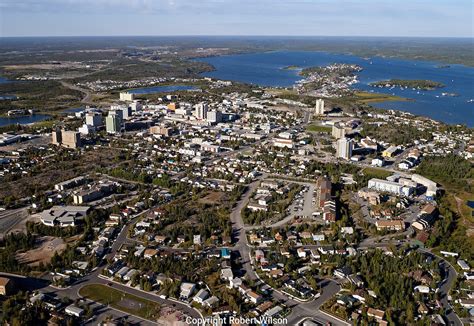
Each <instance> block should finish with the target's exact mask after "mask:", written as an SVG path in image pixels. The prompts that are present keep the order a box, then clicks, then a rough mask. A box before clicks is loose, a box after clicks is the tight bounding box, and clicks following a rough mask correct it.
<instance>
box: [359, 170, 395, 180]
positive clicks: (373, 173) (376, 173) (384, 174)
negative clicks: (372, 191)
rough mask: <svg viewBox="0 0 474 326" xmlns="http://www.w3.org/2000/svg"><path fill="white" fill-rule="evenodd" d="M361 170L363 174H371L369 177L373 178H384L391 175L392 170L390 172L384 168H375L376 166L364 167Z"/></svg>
mask: <svg viewBox="0 0 474 326" xmlns="http://www.w3.org/2000/svg"><path fill="white" fill-rule="evenodd" d="M362 172H363V173H364V174H365V175H368V176H371V177H374V178H378V179H385V178H387V177H388V176H391V175H392V172H390V171H386V170H383V169H376V168H365V169H364V170H363V171H362Z"/></svg>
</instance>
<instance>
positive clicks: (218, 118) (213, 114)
mask: <svg viewBox="0 0 474 326" xmlns="http://www.w3.org/2000/svg"><path fill="white" fill-rule="evenodd" d="M206 119H207V121H209V122H211V123H219V122H222V112H221V111H216V110H213V111H209V112H207V117H206Z"/></svg>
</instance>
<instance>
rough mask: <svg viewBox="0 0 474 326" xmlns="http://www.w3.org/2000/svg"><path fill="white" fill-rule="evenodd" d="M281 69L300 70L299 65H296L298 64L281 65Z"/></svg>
mask: <svg viewBox="0 0 474 326" xmlns="http://www.w3.org/2000/svg"><path fill="white" fill-rule="evenodd" d="M281 69H282V70H300V69H301V67H298V66H295V65H291V66H286V67H283V68H281Z"/></svg>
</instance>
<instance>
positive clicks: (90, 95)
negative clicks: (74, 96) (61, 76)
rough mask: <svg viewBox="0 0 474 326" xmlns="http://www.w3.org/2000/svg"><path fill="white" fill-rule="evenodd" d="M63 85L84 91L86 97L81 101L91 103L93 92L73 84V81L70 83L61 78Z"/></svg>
mask: <svg viewBox="0 0 474 326" xmlns="http://www.w3.org/2000/svg"><path fill="white" fill-rule="evenodd" d="M60 82H61V85H63V86H64V87H67V88H69V89H73V90H75V91H79V92H81V93H84V97H83V98H82V100H81V102H82V103H86V104H90V103H92V101H91V100H92V93H91V92H90V91H89V90H87V89H85V88H81V87H79V86H76V85H73V84H71V83H68V82H65V81H64V80H61V81H60Z"/></svg>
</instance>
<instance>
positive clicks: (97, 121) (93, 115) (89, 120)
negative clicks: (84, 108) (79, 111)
mask: <svg viewBox="0 0 474 326" xmlns="http://www.w3.org/2000/svg"><path fill="white" fill-rule="evenodd" d="M86 125H89V126H92V127H100V126H102V125H103V119H102V114H100V113H98V112H88V113H86Z"/></svg>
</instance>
